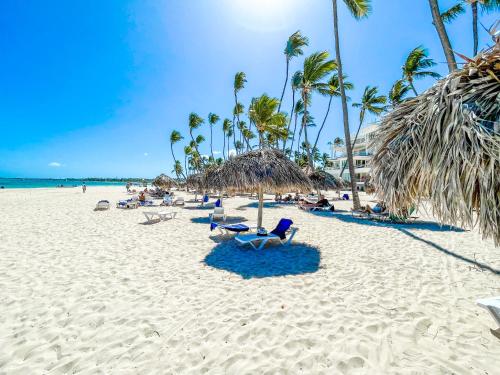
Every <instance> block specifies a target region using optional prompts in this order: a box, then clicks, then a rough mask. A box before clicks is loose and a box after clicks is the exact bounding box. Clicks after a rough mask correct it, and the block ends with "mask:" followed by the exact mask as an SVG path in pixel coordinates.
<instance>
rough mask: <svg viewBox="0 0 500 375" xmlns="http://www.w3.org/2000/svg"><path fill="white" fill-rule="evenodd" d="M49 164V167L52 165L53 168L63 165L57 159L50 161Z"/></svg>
mask: <svg viewBox="0 0 500 375" xmlns="http://www.w3.org/2000/svg"><path fill="white" fill-rule="evenodd" d="M48 165H49V167H52V168H59V167H62V164H61V163H59V162H57V161H53V162H50V163H49V164H48Z"/></svg>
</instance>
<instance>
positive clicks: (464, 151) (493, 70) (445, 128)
mask: <svg viewBox="0 0 500 375" xmlns="http://www.w3.org/2000/svg"><path fill="white" fill-rule="evenodd" d="M499 77H500V45H499V43H498V41H497V43H496V45H495V46H494V47H492V48H491V49H489V50H487V51H485V52H482V53H480V54H479V55H478V56H476V57H475V58H474V59H472V60H469V61H468V63H467V64H466V65H465V66H464V67H463V69H461V70H458V71H455V72H453V73H451V74H450V75H448V76H447V77H446V78H444V79H442V80H440V81H438V82H437V83H436V84H435V85H434V86H433V87H432V88H430V89H429V90H427V91H426V92H424V93H423V94H422V95H419V96H417V97H416V98H413V99H410V100H407V101H405V102H403V103H402V104H400V105H399V106H397V107H396V108H395V109H394V110H393V111H392V112H390V113H389V114H388V115H386V116H385V117H384V118H383V120H382V124H381V126H380V130H379V133H378V136H377V137H376V139H375V145H374V146H375V148H376V150H377V152H376V154H375V155H374V158H373V161H372V165H373V178H374V184H375V187H376V189H377V194H379V196H380V197H382V198H383V199H384V200H385V201H386V202H387V204H388V207H389V208H390V209H391V210H393V211H401V210H405V209H406V210H407V209H409V208H410V207H411V206H413V205H415V204H417V203H418V202H419V201H420V200H421V199H430V202H431V204H432V208H433V211H434V214H435V215H436V216H437V217H438V218H439V220H440V221H441V222H442V223H449V224H454V225H464V226H467V227H472V226H473V225H474V224H475V223H476V222H475V218H476V214H477V221H478V222H479V228H480V230H481V232H482V234H483V237H488V238H493V240H494V242H495V244H496V245H497V246H498V245H500V134H499V131H500V126H499V125H500V123H499V117H500V78H499ZM474 212H475V214H473V213H474Z"/></svg>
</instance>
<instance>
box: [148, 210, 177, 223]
mask: <svg viewBox="0 0 500 375" xmlns="http://www.w3.org/2000/svg"><path fill="white" fill-rule="evenodd" d="M143 214H144V216H145V217H146V220H147V221H148V223H152V222H153V221H155V220H157V219H158V220H159V221H162V220H167V219H175V217H176V215H177V212H174V211H147V212H143Z"/></svg>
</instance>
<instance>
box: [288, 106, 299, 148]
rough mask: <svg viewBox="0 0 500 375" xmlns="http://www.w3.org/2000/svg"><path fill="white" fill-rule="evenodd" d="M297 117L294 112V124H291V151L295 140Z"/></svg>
mask: <svg viewBox="0 0 500 375" xmlns="http://www.w3.org/2000/svg"><path fill="white" fill-rule="evenodd" d="M298 117H299V114H298V113H295V119H294V121H293V122H294V125H293V135H292V144H291V145H290V150H292V151H293V144H294V142H295V132H296V131H297V118H298Z"/></svg>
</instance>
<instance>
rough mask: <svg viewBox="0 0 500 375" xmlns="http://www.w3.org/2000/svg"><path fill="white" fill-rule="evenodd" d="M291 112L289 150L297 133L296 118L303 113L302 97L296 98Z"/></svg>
mask: <svg viewBox="0 0 500 375" xmlns="http://www.w3.org/2000/svg"><path fill="white" fill-rule="evenodd" d="M301 80H302V77H301ZM293 114H294V117H295V119H294V125H293V133H292V144H291V146H290V149H291V150H293V143H294V142H295V134H297V133H296V131H297V118H298V117H299V115H303V114H304V102H303V101H302V99H299V100H297V103H295V107H294V109H293ZM290 121H291V116H290ZM301 129H302V128H301Z"/></svg>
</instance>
